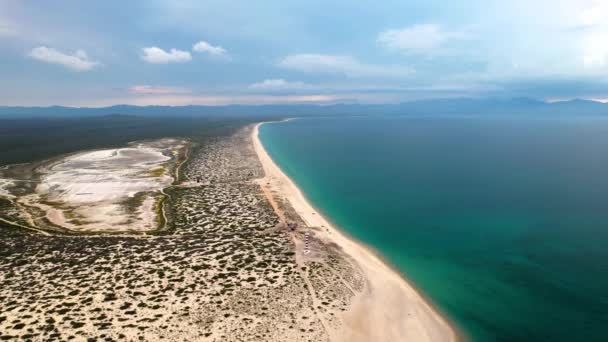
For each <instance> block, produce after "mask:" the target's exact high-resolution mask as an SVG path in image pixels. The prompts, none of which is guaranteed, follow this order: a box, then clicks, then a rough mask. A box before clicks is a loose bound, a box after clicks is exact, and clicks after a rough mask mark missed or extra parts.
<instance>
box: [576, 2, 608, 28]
mask: <svg viewBox="0 0 608 342" xmlns="http://www.w3.org/2000/svg"><path fill="white" fill-rule="evenodd" d="M581 7H583V9H582V10H581V11H580V13H579V14H578V16H577V21H578V22H577V24H578V25H579V26H581V27H592V26H596V25H601V24H605V23H606V21H608V2H606V1H605V0H591V2H590V3H589V6H588V7H584V6H581Z"/></svg>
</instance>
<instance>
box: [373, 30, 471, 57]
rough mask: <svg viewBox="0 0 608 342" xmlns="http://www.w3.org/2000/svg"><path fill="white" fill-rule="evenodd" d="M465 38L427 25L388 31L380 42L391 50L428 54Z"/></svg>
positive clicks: (457, 33)
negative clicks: (455, 40) (447, 43)
mask: <svg viewBox="0 0 608 342" xmlns="http://www.w3.org/2000/svg"><path fill="white" fill-rule="evenodd" d="M465 37H466V35H465V34H464V33H462V32H447V31H444V30H443V29H442V28H441V27H440V26H439V25H433V24H425V25H414V26H411V27H407V28H402V29H392V30H386V31H384V32H381V33H380V34H379V35H378V42H379V43H380V44H382V45H384V46H385V47H386V48H388V49H390V50H398V51H403V52H410V53H416V52H418V53H419V52H424V53H426V52H429V51H431V50H434V49H437V48H440V47H442V46H443V45H444V44H445V43H446V42H448V41H449V40H453V39H462V38H465Z"/></svg>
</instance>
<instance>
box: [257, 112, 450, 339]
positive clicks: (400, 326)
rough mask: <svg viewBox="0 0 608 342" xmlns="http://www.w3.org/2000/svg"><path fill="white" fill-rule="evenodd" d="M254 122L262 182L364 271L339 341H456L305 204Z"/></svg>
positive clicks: (431, 311) (392, 275)
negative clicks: (363, 283)
mask: <svg viewBox="0 0 608 342" xmlns="http://www.w3.org/2000/svg"><path fill="white" fill-rule="evenodd" d="M264 123H265V122H263V123H257V124H256V125H255V127H254V129H253V132H252V140H253V145H254V149H255V151H256V153H257V155H258V159H259V160H260V163H261V164H262V167H263V169H264V173H265V176H264V183H267V184H268V186H269V187H270V188H271V189H270V190H272V191H273V192H275V193H278V194H279V195H280V196H282V197H283V198H284V199H286V200H287V201H288V202H289V203H290V204H291V206H292V207H293V209H294V210H295V211H296V213H297V214H298V215H299V216H300V218H301V219H302V220H303V221H304V222H305V223H306V225H307V226H308V227H322V228H325V229H320V230H318V231H316V234H317V235H319V238H321V239H323V240H326V241H327V242H330V243H335V244H337V245H338V246H340V247H341V248H342V250H343V252H344V253H345V254H346V255H348V256H350V257H351V258H352V259H354V260H355V262H356V263H357V265H358V266H359V267H360V268H361V270H362V271H363V272H364V274H365V277H366V282H367V286H366V289H365V290H364V291H363V293H360V294H357V296H356V298H355V299H354V300H353V303H352V305H351V308H350V309H349V310H348V311H347V312H345V314H344V321H345V323H346V325H345V329H344V330H345V331H343V332H341V334H339V338H337V340H340V341H341V340H344V341H367V340H377V341H385V340H386V341H388V340H391V341H392V340H412V341H458V340H461V338H460V336H459V334H458V332H457V330H456V329H455V328H454V327H453V326H451V325H450V324H449V323H448V321H447V319H446V318H445V317H443V316H442V315H441V314H440V313H439V312H438V310H437V309H435V308H434V307H433V306H432V305H431V304H430V303H428V302H427V300H426V299H425V298H424V296H422V295H421V294H420V293H419V292H418V291H417V290H416V288H415V287H414V286H412V285H410V283H408V282H407V280H406V279H404V278H403V277H402V276H401V274H399V273H398V272H396V271H395V270H393V269H392V268H390V266H388V265H387V264H386V263H385V262H384V261H383V260H382V258H380V257H379V256H377V255H376V254H375V253H374V252H373V251H372V250H370V249H369V248H368V247H366V246H364V245H363V244H361V243H357V242H356V241H354V240H353V239H351V238H349V237H348V236H347V235H346V234H345V233H343V232H341V231H340V230H339V229H337V228H336V227H335V226H334V225H333V224H331V223H330V222H329V220H327V219H326V218H324V217H323V216H322V215H321V214H320V213H319V212H317V210H315V209H314V207H313V206H312V205H311V204H310V203H309V202H308V200H307V199H306V198H305V196H304V195H303V193H302V192H301V191H300V189H299V188H298V187H297V186H296V184H295V183H294V182H293V181H292V180H291V179H290V178H289V177H288V176H287V175H286V174H285V173H284V172H283V171H282V170H281V169H280V167H279V166H278V165H276V164H275V162H274V161H273V160H272V158H271V157H270V155H269V154H268V153H267V152H266V150H265V149H264V147H263V145H262V143H261V141H260V140H259V136H258V133H259V127H260V126H261V125H262V124H264Z"/></svg>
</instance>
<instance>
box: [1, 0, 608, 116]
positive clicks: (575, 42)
mask: <svg viewBox="0 0 608 342" xmlns="http://www.w3.org/2000/svg"><path fill="white" fill-rule="evenodd" d="M606 41H608V3H606V2H605V1H600V0H582V1H581V0H557V1H548V0H538V1H534V2H528V1H524V0H514V1H509V2H500V1H479V0H465V1H460V2H458V3H447V2H445V1H439V0H432V1H426V2H424V3H420V2H416V1H396V0H395V1H386V2H383V6H377V5H375V4H373V3H366V4H363V3H352V2H347V1H343V0H340V1H332V2H331V3H326V2H321V1H316V0H313V1H308V2H306V3H298V2H294V1H267V2H264V3H251V2H244V1H206V2H205V3H200V2H198V1H193V0H188V1H180V2H175V1H161V0H153V1H131V2H128V3H123V2H118V1H114V0H113V1H105V2H102V3H90V2H87V3H83V2H79V1H70V0H60V1H55V2H52V3H51V2H36V3H34V2H31V1H17V0H3V1H1V2H0V44H1V46H2V52H3V53H2V54H0V73H1V74H2V75H3V77H2V78H1V79H0V87H1V88H2V92H0V106H50V105H65V106H87V107H99V106H111V105H117V104H129V105H174V106H180V105H224V104H291V103H315V104H327V103H398V102H403V101H411V100H419V99H434V98H453V97H474V98H513V97H530V98H535V99H541V100H544V101H548V102H552V101H557V100H567V99H573V98H583V99H590V100H596V101H606V100H607V99H608V89H607V85H608V83H607V82H608V45H606Z"/></svg>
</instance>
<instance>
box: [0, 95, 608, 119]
mask: <svg viewBox="0 0 608 342" xmlns="http://www.w3.org/2000/svg"><path fill="white" fill-rule="evenodd" d="M344 114H350V115H407V114H438V115H497V114H498V115H511V114H516V115H608V104H603V103H600V102H595V101H588V100H579V99H577V100H572V101H565V102H556V103H546V102H543V101H538V100H534V99H529V98H516V99H509V100H500V99H471V98H457V99H438V100H420V101H411V102H404V103H400V104H376V105H373V104H333V105H260V106H251V105H229V106H177V107H174V106H144V107H140V106H129V105H117V106H111V107H103V108H75V107H61V106H52V107H1V106H0V118H9V117H10V118H25V117H29V118H31V117H83V116H84V117H86V116H115V117H119V116H149V117H165V116H180V117H199V116H206V117H215V116H217V117H241V116H247V117H257V116H260V117H261V116H264V117H268V116H273V117H283V116H306V115H310V116H316V115H344Z"/></svg>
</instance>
